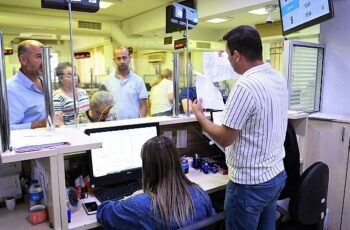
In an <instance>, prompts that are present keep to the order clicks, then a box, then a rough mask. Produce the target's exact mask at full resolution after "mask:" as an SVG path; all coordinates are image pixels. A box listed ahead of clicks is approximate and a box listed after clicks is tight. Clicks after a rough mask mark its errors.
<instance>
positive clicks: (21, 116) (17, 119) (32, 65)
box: [7, 40, 57, 129]
mask: <svg viewBox="0 0 350 230" xmlns="http://www.w3.org/2000/svg"><path fill="white" fill-rule="evenodd" d="M42 46H43V44H41V43H40V42H38V41H35V40H26V41H22V42H21V43H20V44H19V45H18V60H19V62H20V63H21V67H20V69H19V71H18V72H17V73H16V74H15V75H14V76H13V77H11V78H10V79H9V80H7V96H8V104H9V115H10V128H11V129H30V128H32V129H34V128H40V127H45V126H46V120H45V96H44V93H43V85H42V80H41V79H40V76H41V75H42V61H41V52H42V51H41V47H42ZM56 118H57V117H55V119H56Z"/></svg>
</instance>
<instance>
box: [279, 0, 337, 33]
mask: <svg viewBox="0 0 350 230" xmlns="http://www.w3.org/2000/svg"><path fill="white" fill-rule="evenodd" d="M279 6H280V16H281V22H282V34H283V35H287V34H290V33H293V32H296V31H299V30H301V29H305V28H307V27H310V26H313V25H316V24H318V23H320V22H323V21H325V20H328V19H330V18H333V17H334V10H333V0H318V1H300V0H279Z"/></svg>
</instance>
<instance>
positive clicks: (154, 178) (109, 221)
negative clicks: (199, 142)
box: [97, 136, 215, 229]
mask: <svg viewBox="0 0 350 230" xmlns="http://www.w3.org/2000/svg"><path fill="white" fill-rule="evenodd" d="M141 158H142V187H143V191H137V192H135V193H134V194H133V195H131V196H130V197H129V198H127V199H124V200H120V201H105V202H103V203H102V204H101V205H100V206H99V207H98V210H97V220H98V222H99V223H100V224H101V225H102V226H103V228H104V229H178V228H180V227H183V226H187V225H190V224H192V223H195V222H198V221H200V220H202V219H205V218H207V217H209V216H211V215H214V214H215V210H214V209H213V207H212V204H211V200H210V198H209V196H208V195H207V193H206V192H205V191H203V189H202V188H200V187H199V186H198V185H197V184H195V183H193V182H191V181H190V180H189V179H187V177H186V176H185V174H184V173H183V171H182V167H181V163H180V157H179V153H178V152H177V150H176V147H175V145H174V144H173V143H172V141H171V140H170V139H169V138H167V137H164V136H159V137H154V138H151V139H150V140H148V141H147V142H146V143H145V144H144V145H143V147H142V150H141Z"/></svg>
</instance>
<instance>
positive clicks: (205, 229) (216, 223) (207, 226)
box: [179, 212, 226, 230]
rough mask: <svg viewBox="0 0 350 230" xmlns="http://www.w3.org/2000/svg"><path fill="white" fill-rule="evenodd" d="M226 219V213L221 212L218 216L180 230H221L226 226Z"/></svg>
mask: <svg viewBox="0 0 350 230" xmlns="http://www.w3.org/2000/svg"><path fill="white" fill-rule="evenodd" d="M225 219H226V214H225V213H224V212H219V213H218V214H216V215H213V216H211V217H208V218H206V219H204V220H201V221H198V222H197V223H194V224H191V225H189V226H186V227H183V228H180V229H179V230H219V229H221V226H223V225H224V223H225ZM223 229H224V228H223Z"/></svg>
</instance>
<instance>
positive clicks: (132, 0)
mask: <svg viewBox="0 0 350 230" xmlns="http://www.w3.org/2000/svg"><path fill="white" fill-rule="evenodd" d="M105 1H108V2H112V3H114V4H113V5H112V6H111V7H110V8H108V9H100V10H99V11H98V12H97V13H82V12H73V19H74V20H89V21H99V22H102V23H103V22H116V23H118V24H119V25H120V26H121V28H122V29H123V31H124V32H125V33H126V34H127V35H128V36H144V37H152V36H157V37H163V36H165V25H164V24H165V19H164V17H165V16H164V15H165V6H166V5H168V4H169V3H171V2H174V1H173V0H105ZM267 4H276V2H275V1H268V0H244V1H234V0H197V10H198V15H199V24H198V25H197V26H196V28H195V29H193V30H192V31H191V32H190V36H193V38H194V39H199V40H216V41H217V40H219V39H220V38H221V37H222V35H223V34H224V33H225V32H226V31H228V30H229V29H231V28H233V27H235V26H238V25H242V24H246V25H252V26H254V25H256V24H263V23H265V21H266V18H267V15H260V16H259V15H254V14H250V13H248V11H249V10H252V9H257V8H262V7H265V6H266V5H267ZM10 13H13V14H14V16H13V17H12V18H11V15H10ZM19 14H20V15H23V17H26V18H30V17H32V18H39V16H41V15H42V16H50V17H62V18H68V13H67V11H63V10H54V9H42V8H41V0H1V1H0V31H3V32H4V34H6V33H11V34H16V33H21V32H23V31H21V25H15V24H16V18H15V17H17V18H18V15H19ZM2 15H6V16H4V18H2ZM36 15H37V16H36ZM273 16H274V18H275V20H279V12H278V10H276V11H275V12H273ZM214 17H220V18H225V19H228V21H227V22H224V23H219V24H212V23H208V22H205V21H206V20H207V19H211V18H214ZM152 19H153V21H152ZM148 21H150V22H148ZM1 22H2V24H1ZM150 23H151V24H152V25H148V24H150ZM32 24H33V25H32V26H30V27H31V28H32V29H33V30H34V29H39V30H40V28H41V27H40V25H41V21H40V20H38V21H34V22H33V23H32ZM11 27H13V28H11ZM27 27H28V26H27ZM15 28H17V29H15ZM26 29H27V31H26V32H28V30H29V29H30V28H26ZM42 29H43V30H46V31H43V32H50V30H52V31H54V28H42ZM55 33H57V32H55Z"/></svg>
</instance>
